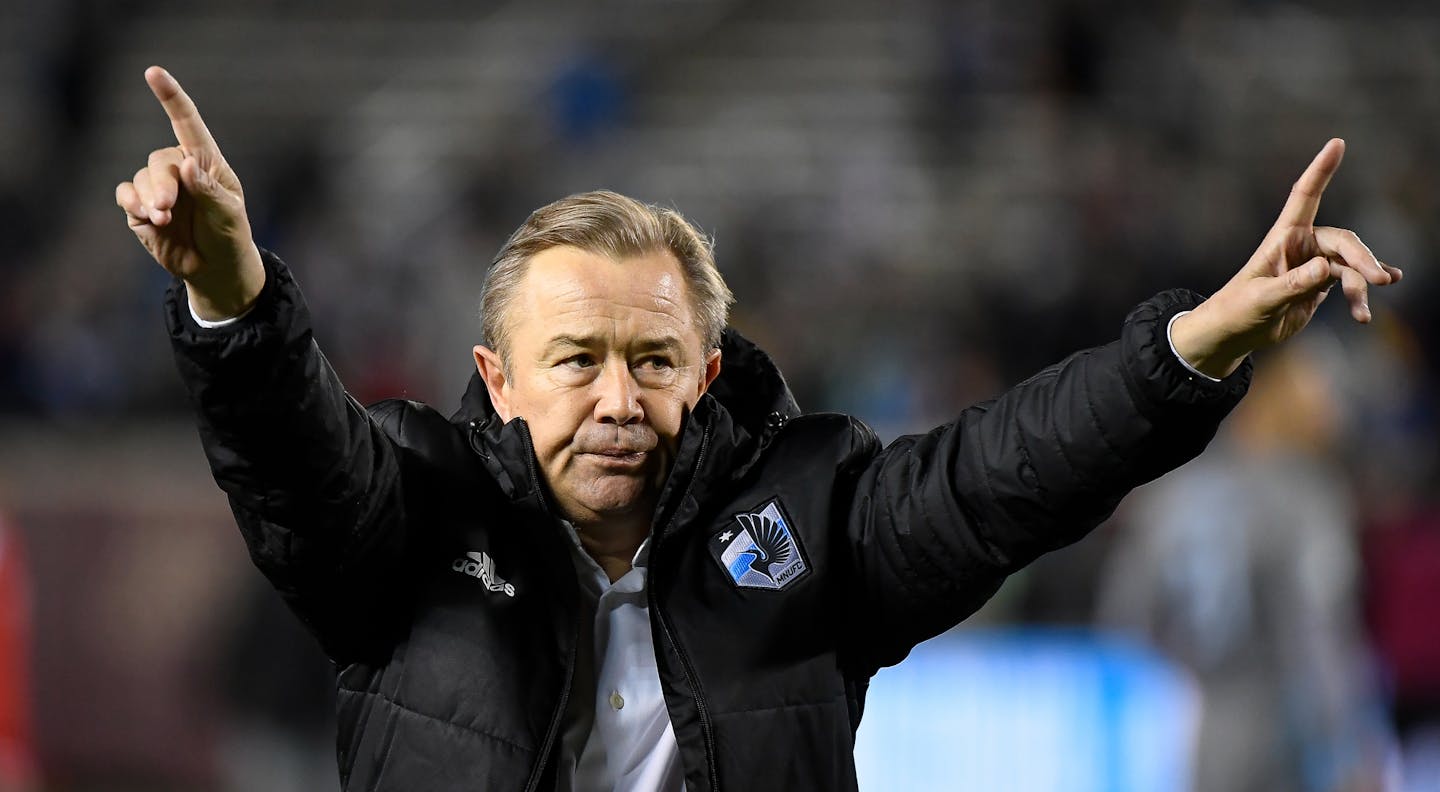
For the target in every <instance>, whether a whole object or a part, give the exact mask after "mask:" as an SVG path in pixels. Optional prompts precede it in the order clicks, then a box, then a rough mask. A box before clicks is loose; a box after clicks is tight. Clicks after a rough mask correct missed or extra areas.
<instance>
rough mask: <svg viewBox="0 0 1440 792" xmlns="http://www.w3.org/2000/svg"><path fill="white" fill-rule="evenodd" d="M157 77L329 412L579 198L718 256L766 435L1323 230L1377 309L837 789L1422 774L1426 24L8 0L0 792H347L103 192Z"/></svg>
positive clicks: (1437, 328) (1434, 148)
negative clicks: (311, 337) (214, 158)
mask: <svg viewBox="0 0 1440 792" xmlns="http://www.w3.org/2000/svg"><path fill="white" fill-rule="evenodd" d="M151 63H161V64H163V65H165V66H167V67H168V68H169V69H170V70H171V71H172V72H173V73H174V74H175V75H176V76H177V77H178V78H179V79H180V80H181V81H182V83H183V84H184V85H185V86H186V88H187V89H188V91H189V92H190V94H191V95H192V96H193V97H194V98H195V99H196V101H197V103H198V104H199V106H200V109H201V112H202V113H203V114H204V116H205V118H206V120H207V121H208V123H209V125H210V127H211V129H212V131H213V132H214V134H215V136H216V137H217V138H218V140H219V142H220V145H221V147H222V149H223V150H224V152H225V154H226V156H227V158H228V159H229V161H230V162H231V164H232V165H233V166H234V168H235V170H236V171H237V172H238V173H239V175H240V177H241V179H242V180H243V181H244V184H245V189H246V195H247V202H248V204H249V207H250V213H251V218H252V221H253V222H254V224H255V227H256V235H257V239H258V240H259V242H260V243H261V244H262V245H263V246H266V247H269V248H271V249H273V250H276V251H277V252H279V253H280V254H281V255H282V256H283V257H284V258H286V260H287V261H288V262H289V263H290V264H291V266H292V267H293V269H294V270H295V271H296V272H297V274H298V277H299V278H300V281H301V283H302V284H303V285H304V287H305V289H306V292H307V295H308V297H309V300H310V302H311V305H312V309H313V311H314V314H315V318H316V324H317V328H318V329H317V336H318V338H319V340H320V342H321V344H322V346H323V347H324V349H325V350H326V352H327V353H328V355H329V357H330V359H331V360H332V361H333V363H334V364H335V366H336V368H337V369H338V370H339V371H340V373H341V375H342V377H343V378H344V380H345V381H346V383H347V384H348V386H349V387H350V389H351V390H352V392H354V393H355V394H356V396H357V397H358V398H360V399H361V400H362V401H370V400H376V399H380V398H385V397H391V396H405V397H408V398H412V399H420V400H424V401H429V402H431V403H433V404H435V405H436V406H438V407H440V408H441V409H442V410H447V411H448V409H450V408H451V407H453V406H454V405H455V404H456V402H457V400H458V397H459V395H460V393H461V391H462V389H463V385H464V382H465V381H466V380H467V378H468V377H469V374H470V371H471V370H472V369H471V363H470V354H469V348H470V346H471V345H472V344H473V343H474V341H475V340H476V337H477V331H478V322H477V318H476V311H475V307H476V302H477V299H476V298H477V295H478V293H479V287H480V284H481V281H482V279H483V277H484V270H485V266H486V264H487V263H488V262H489V260H490V258H491V256H492V255H493V254H494V253H495V251H496V250H497V249H498V247H499V245H500V243H501V241H502V240H503V239H504V237H505V236H506V235H507V234H508V233H509V232H510V231H511V230H512V229H513V228H514V227H516V226H517V225H518V224H519V223H520V222H521V221H522V220H523V219H524V217H525V216H526V214H527V213H528V212H529V211H530V210H531V209H533V208H535V207H536V206H539V205H541V204H543V203H546V202H548V201H550V200H552V199H554V198H556V197H559V196H561V195H564V194H567V193H570V192H575V191H579V190H586V189H592V188H599V187H605V188H611V189H616V190H619V191H621V192H625V193H627V194H631V195H634V196H636V197H639V198H642V199H645V200H649V201H653V202H659V203H665V204H669V205H673V206H675V207H677V208H679V209H680V210H681V211H683V212H684V213H686V214H687V215H688V216H689V217H690V218H692V219H693V220H695V221H696V222H697V223H699V224H700V225H701V226H703V227H704V228H705V229H707V230H708V231H709V232H711V233H713V234H714V236H715V238H716V240H717V252H718V258H719V262H720V266H721V269H722V272H723V273H724V274H725V276H726V278H727V279H728V280H729V282H730V284H731V285H732V287H733V288H734V290H735V292H736V293H737V295H738V297H739V306H738V308H737V310H736V313H735V315H734V324H735V325H736V326H737V327H739V328H740V329H741V330H742V331H743V332H745V333H746V334H747V335H749V336H751V337H752V338H754V339H755V340H756V341H758V342H759V343H760V344H761V345H762V346H764V347H765V348H767V349H768V350H769V351H770V352H771V353H772V355H773V356H774V357H775V358H776V359H777V361H778V362H779V363H780V365H781V367H782V368H783V369H784V371H785V372H786V373H787V375H788V377H789V380H790V382H791V384H792V386H793V387H794V389H795V391H796V392H797V394H798V396H799V400H800V403H801V405H802V407H804V408H806V409H810V410H842V411H846V412H851V413H854V414H857V415H859V416H860V417H862V418H864V419H865V420H866V421H868V422H870V423H871V424H872V425H873V426H875V427H876V428H877V429H878V430H879V431H880V433H881V434H882V436H884V437H887V438H889V437H894V436H896V435H898V434H901V433H905V432H910V431H917V430H923V429H926V428H929V427H930V426H932V425H934V424H936V423H938V422H941V421H944V420H946V419H948V418H949V417H950V416H952V415H954V414H955V413H956V412H957V411H958V410H959V409H960V408H962V407H964V406H966V405H969V404H971V403H973V402H975V401H978V400H981V399H985V398H988V397H990V396H993V395H995V394H996V393H998V392H1000V391H1001V390H1003V389H1004V388H1005V387H1006V386H1007V385H1009V384H1011V383H1014V382H1017V381H1019V380H1020V379H1022V378H1024V377H1025V376H1026V375H1028V374H1030V373H1032V372H1033V371H1035V370H1037V369H1038V368H1040V367H1042V366H1043V365H1045V364H1047V363H1050V362H1053V361H1055V360H1057V359H1059V358H1060V357H1062V356H1064V355H1065V354H1067V353H1069V352H1071V351H1074V350H1076V349H1078V348H1081V347H1083V346H1088V345H1092V344H1097V343H1103V342H1105V341H1108V340H1110V339H1112V338H1113V337H1115V335H1116V334H1117V331H1118V329H1119V327H1120V324H1121V322H1122V320H1123V319H1124V317H1125V315H1126V313H1127V311H1128V310H1129V309H1130V308H1131V307H1132V306H1133V305H1134V304H1135V303H1137V302H1139V301H1140V300H1142V299H1144V298H1146V297H1148V296H1149V295H1151V294H1152V293H1154V292H1155V291H1157V290H1159V289H1162V288H1167V287H1171V286H1185V287H1189V288H1193V289H1196V290H1199V291H1202V292H1207V293H1208V292H1210V291H1213V290H1215V289H1216V288H1218V287H1219V286H1220V285H1221V284H1222V283H1223V282H1224V281H1225V280H1226V279H1227V278H1228V277H1229V276H1230V275H1231V274H1232V273H1233V272H1234V271H1235V270H1236V269H1238V267H1239V266H1240V265H1241V264H1243V263H1244V261H1245V260H1246V259H1247V258H1248V256H1249V255H1250V253H1251V252H1252V251H1253V249H1254V248H1255V246H1256V244H1257V243H1258V241H1259V239H1260V237H1261V236H1262V235H1263V234H1264V232H1265V230H1266V229H1267V228H1268V226H1269V225H1270V223H1271V222H1273V220H1274V218H1275V216H1276V214H1277V213H1278V211H1279V209H1280V206H1281V205H1282V203H1283V201H1284V198H1285V195H1286V193H1287V191H1288V189H1289V186H1290V184H1291V182H1292V181H1293V180H1294V178H1295V177H1296V176H1297V175H1298V174H1299V173H1300V171H1301V170H1302V169H1303V167H1304V166H1305V164H1306V163H1308V162H1309V160H1310V158H1311V157H1312V156H1313V154H1314V153H1315V151H1316V150H1318V149H1319V147H1320V146H1321V145H1322V144H1323V143H1324V142H1325V140H1326V139H1328V138H1329V137H1332V136H1341V137H1344V138H1346V140H1347V142H1348V144H1349V153H1348V154H1347V157H1346V161H1345V164H1344V166H1343V167H1342V169H1341V171H1340V174H1339V175H1338V177H1337V178H1336V180H1335V182H1334V184H1333V185H1332V186H1331V188H1330V190H1329V192H1328V193H1327V195H1326V199H1325V203H1324V205H1323V206H1322V209H1321V213H1320V218H1319V222H1320V223H1322V224H1331V225H1340V226H1344V227H1349V228H1353V229H1355V230H1356V231H1358V232H1359V233H1360V235H1361V236H1362V237H1363V238H1364V239H1365V240H1366V241H1367V242H1368V243H1369V245H1370V246H1371V247H1372V248H1373V249H1374V250H1375V251H1376V252H1377V253H1378V254H1379V255H1380V256H1381V258H1382V259H1385V260H1386V261H1387V262H1389V263H1391V264H1395V265H1398V266H1401V267H1403V268H1404V269H1405V271H1406V278H1405V282H1404V284H1403V285H1402V286H1400V287H1397V288H1393V289H1384V290H1381V291H1380V292H1379V293H1378V294H1376V295H1375V296H1373V297H1372V305H1373V306H1374V313H1375V322H1374V323H1373V324H1372V325H1371V326H1368V327H1360V326H1356V325H1353V324H1352V323H1350V322H1349V320H1348V318H1347V317H1346V316H1345V311H1344V309H1343V307H1341V303H1340V301H1338V300H1336V301H1335V303H1334V304H1327V305H1326V306H1324V307H1323V308H1322V310H1321V315H1320V318H1319V320H1318V321H1317V323H1316V326H1315V327H1313V328H1312V329H1311V330H1309V331H1307V333H1306V335H1305V336H1304V338H1303V340H1302V341H1301V342H1300V343H1296V344H1293V345H1292V346H1291V347H1290V348H1288V349H1287V351H1286V352H1285V353H1284V354H1283V355H1280V354H1272V355H1269V356H1267V357H1266V359H1262V360H1260V361H1259V363H1260V366H1259V369H1258V372H1259V373H1258V375H1257V378H1256V382H1255V388H1254V390H1253V391H1252V394H1251V396H1250V397H1249V398H1248V399H1247V400H1246V402H1245V403H1244V405H1242V408H1241V409H1240V410H1239V411H1237V413H1236V414H1235V415H1234V416H1233V417H1232V418H1231V419H1230V420H1229V421H1228V422H1227V426H1226V429H1225V430H1224V432H1223V434H1222V437H1221V438H1220V439H1219V440H1217V442H1216V445H1215V446H1214V447H1213V448H1212V450H1211V451H1210V452H1209V453H1208V454H1207V455H1206V456H1205V457H1203V458H1202V460H1200V461H1198V462H1196V463H1193V464H1192V465H1190V466H1187V467H1186V468H1183V469H1182V470H1180V471H1177V472H1176V473H1175V474H1172V475H1171V476H1169V477H1166V478H1165V479H1163V480H1162V481H1160V482H1158V483H1156V484H1154V485H1152V486H1149V487H1146V488H1144V489H1143V490H1141V491H1140V492H1138V493H1137V494H1136V495H1134V496H1132V497H1131V498H1130V499H1129V500H1127V502H1126V504H1125V505H1124V506H1123V507H1122V508H1121V510H1120V512H1119V513H1117V515H1116V517H1115V518H1114V519H1113V520H1112V521H1110V523H1108V524H1107V525H1105V526H1103V527H1102V528H1101V529H1099V530H1098V531H1097V532H1096V534H1095V535H1093V536H1091V537H1090V538H1089V539H1087V540H1085V541H1084V542H1082V543H1080V544H1078V545H1076V546H1074V547H1072V548H1070V549H1068V550H1066V551H1062V552H1060V553H1057V554H1054V555H1052V556H1050V557H1047V558H1046V559H1043V560H1042V561H1041V562H1040V563H1038V564H1036V565H1035V566H1034V567H1032V568H1031V569H1029V570H1027V571H1025V572H1024V573H1022V574H1020V575H1018V576H1016V577H1015V578H1014V579H1012V580H1011V581H1010V582H1009V583H1007V585H1006V586H1005V588H1004V589H1003V590H1002V591H1001V593H1000V595H999V596H998V597H997V598H996V599H995V600H994V602H993V603H992V604H991V605H990V606H989V607H987V609H986V610H985V611H983V612H982V613H981V614H980V615H979V616H977V617H976V618H975V619H972V620H971V622H969V623H967V624H966V625H965V626H963V627H962V628H960V629H958V630H956V631H954V632H952V633H950V634H948V635H946V636H942V637H941V638H939V639H936V640H935V641H932V642H930V643H929V644H926V645H925V646H922V647H921V648H920V649H918V650H917V651H916V652H915V654H914V656H913V657H912V658H911V660H910V661H908V662H907V663H905V664H902V665H901V666H899V667H897V668H895V669H890V670H886V671H883V672H882V673H881V674H880V675H879V676H878V677H877V679H876V681H875V686H874V688H873V692H872V696H871V702H870V709H869V711H868V713H867V716H866V721H865V723H864V725H863V726H862V728H861V731H860V744H859V746H858V747H857V756H858V760H859V764H860V770H861V774H862V781H863V786H864V788H867V789H872V790H882V789H951V788H955V789H959V788H964V789H985V790H991V789H993V790H1036V791H1037V792H1040V791H1042V790H1043V791H1046V792H1050V791H1057V792H1058V791H1059V790H1064V791H1065V792H1075V791H1076V790H1090V789H1094V790H1110V791H1111V792H1116V791H1119V790H1196V792H1210V791H1211V790H1217V791H1223V792H1236V791H1243V790H1272V791H1273V790H1304V791H1306V792H1308V791H1309V790H1381V789H1383V790H1406V792H1411V791H1413V790H1422V789H1424V790H1435V789H1440V629H1437V625H1436V617H1437V615H1440V497H1437V496H1440V476H1437V465H1436V451H1437V448H1440V443H1437V439H1440V437H1437V425H1436V417H1437V416H1436V409H1435V408H1436V404H1437V402H1436V397H1435V391H1434V388H1435V384H1436V374H1437V366H1440V311H1437V310H1435V307H1434V306H1436V305H1437V302H1436V297H1437V292H1440V276H1436V275H1435V274H1434V273H1433V272H1432V271H1431V270H1432V269H1433V267H1432V263H1433V262H1434V260H1435V258H1436V256H1435V253H1436V250H1437V244H1440V230H1437V229H1440V226H1437V224H1436V222H1435V220H1436V218H1437V210H1440V187H1437V184H1440V15H1437V14H1436V9H1435V7H1434V5H1433V3H1430V2H1422V1H1421V0H1415V1H1414V2H1371V3H1367V4H1364V5H1363V6H1362V5H1361V4H1356V3H1345V2H1338V1H1336V2H1321V3H1291V2H1279V1H1278V0H1250V1H1249V2H1229V1H1222V2H1174V1H1173V0H1146V1H1144V2H1141V1H1140V0H1135V1H1134V2H1122V1H1121V0H1095V1H1092V2H1083V3H1082V2H1078V1H1076V2H1043V1H1042V0H1008V1H1007V2H1000V1H999V0H980V1H977V2H943V1H942V0H895V1H893V2H885V3H881V2H864V1H862V0H823V1H822V0H790V2H786V3H764V2H753V1H747V0H592V1H591V2H581V1H580V0H523V1H513V2H512V1H505V2H467V3H461V2H454V0H407V2H404V3H400V2H393V1H389V0H348V1H347V2H343V3H341V2H304V3H302V2H294V1H285V0H269V1H266V0H252V2H247V3H225V4H220V3H214V4H211V3H203V2H201V3H197V2H184V3H182V2H178V1H176V0H149V2H145V3H140V2H135V1H134V0H108V1H104V0H52V1H51V2H47V3H38V2H28V3H26V2H20V1H19V0H0V107H3V108H4V111H3V112H0V238H3V239H4V240H5V247H6V254H5V255H4V256H3V257H0V792H13V791H14V790H27V791H29V790H78V791H84V792H109V791H111V790H116V791H120V790H126V791H128V790H135V791H137V792H138V791H140V790H161V791H168V790H175V791H176V792H179V791H181V790H246V791H249V790H291V789H293V790H325V789H333V788H335V786H336V782H335V781H334V770H333V767H334V765H333V760H332V758H331V749H330V744H331V740H332V728H333V727H331V726H330V725H329V722H328V717H329V714H328V711H329V706H330V704H329V695H330V681H329V680H330V676H329V673H330V672H329V669H328V668H327V667H326V664H325V662H324V660H323V659H321V658H320V657H319V656H318V653H317V651H316V650H315V649H314V648H312V647H311V645H310V643H309V641H308V639H307V637H306V636H305V635H304V634H303V633H302V631H301V630H300V628H299V627H298V626H297V625H296V624H292V621H293V620H292V619H291V618H290V617H289V616H288V614H287V613H285V612H284V611H283V609H282V608H281V607H280V605H279V600H278V598H277V597H275V596H274V595H273V594H271V593H270V592H269V590H268V589H267V588H266V587H265V585H264V584H263V581H262V580H261V578H260V577H259V575H258V574H257V573H255V572H254V570H253V569H252V568H251V567H250V565H249V562H248V559H247V558H246V556H245V553H244V550H243V547H242V544H241V542H240V540H239V537H238V535H237V534H236V532H235V530H234V528H233V526H232V524H231V523H230V518H229V515H228V512H227V511H226V508H225V505H224V500H223V498H222V497H221V494H220V493H219V491H218V490H217V489H215V487H214V485H213V483H212V482H211V481H210V479H209V475H208V471H207V470H206V468H205V464H204V460H203V457H202V455H201V453H200V448H199V444H198V441H197V438H196V436H195V432H194V429H193V428H192V426H191V424H190V421H189V417H188V409H187V405H186V404H185V400H184V395H183V393H182V391H181V389H180V387H179V383H178V379H177V377H176V375H175V373H174V372H173V370H172V364H171V361H170V354H169V350H168V348H167V345H166V340H165V334H164V331H163V326H162V322H161V317H160V310H159V304H160V299H161V294H162V292H163V290H164V288H165V286H166V285H167V282H168V276H166V275H165V273H164V272H163V271H161V270H160V269H159V268H158V267H157V266H155V265H154V264H153V263H152V262H151V261H150V260H149V259H148V257H147V256H146V255H145V254H144V252H143V251H142V250H141V248H140V247H139V245H138V244H136V243H135V242H134V241H133V238H132V237H131V235H130V233H129V232H128V230H127V229H126V227H125V223H124V220H123V217H122V215H121V213H120V211H119V210H118V209H117V208H115V206H114V204H113V201H112V195H113V188H114V185H115V184H116V183H117V182H119V181H122V180H125V179H128V178H130V175H131V174H133V173H134V172H135V170H136V169H137V168H139V167H141V166H143V165H144V163H145V157H146V155H147V154H148V152H149V151H150V150H152V149H154V148H158V147H162V146H167V145H173V139H172V137H171V133H170V131H169V126H168V124H167V122H166V119H165V116H164V114H163V113H162V112H161V110H160V108H159V107H158V106H157V104H156V103H155V101H154V99H153V98H152V97H151V96H150V94H149V92H148V90H147V89H146V86H145V83H144V81H143V79H142V76H141V75H142V72H143V70H144V68H145V66H147V65H149V64H151Z"/></svg>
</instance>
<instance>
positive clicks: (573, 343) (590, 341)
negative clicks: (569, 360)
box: [545, 335, 599, 352]
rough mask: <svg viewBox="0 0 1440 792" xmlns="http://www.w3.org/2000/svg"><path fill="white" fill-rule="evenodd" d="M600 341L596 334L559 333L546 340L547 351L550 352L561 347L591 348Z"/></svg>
mask: <svg viewBox="0 0 1440 792" xmlns="http://www.w3.org/2000/svg"><path fill="white" fill-rule="evenodd" d="M598 342H599V339H598V338H597V337H595V336H572V335H558V336H554V337H552V338H551V339H550V340H549V341H546V342H545V351H546V352H549V351H551V350H553V349H556V348H560V347H569V348H573V349H590V348H592V347H594V346H596V344H597V343H598Z"/></svg>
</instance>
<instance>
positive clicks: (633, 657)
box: [559, 523, 685, 792]
mask: <svg viewBox="0 0 1440 792" xmlns="http://www.w3.org/2000/svg"><path fill="white" fill-rule="evenodd" d="M565 528H566V533H567V534H568V535H569V536H570V540H571V542H572V544H573V548H574V552H573V553H572V554H571V558H572V560H573V561H574V564H575V570H576V572H577V574H578V577H579V581H580V590H581V603H582V607H583V608H584V609H585V613H583V614H582V615H581V625H582V626H581V634H580V637H579V640H580V646H579V647H578V648H577V651H576V663H575V681H574V683H573V684H572V686H571V692H570V703H569V706H568V707H567V708H566V712H565V723H564V729H563V733H562V734H563V736H562V738H561V739H562V742H561V748H560V772H559V788H560V789H561V790H568V791H569V792H599V790H607V791H608V792H683V790H684V789H685V771H684V768H683V767H682V766H681V764H680V748H679V746H678V745H677V744H676V742H675V730H674V727H673V726H672V725H671V723H670V711H669V710H668V709H666V707H665V694H664V692H663V691H662V690H661V688H660V672H659V670H658V669H657V668H656V666H655V643H654V640H653V638H652V636H651V633H650V609H649V607H648V604H647V602H646V599H645V582H646V573H647V571H648V570H647V564H648V562H649V557H650V540H649V539H648V538H647V539H646V540H645V541H644V543H642V544H641V545H640V549H639V550H638V551H636V553H635V558H634V559H633V561H632V565H631V569H630V571H629V572H627V573H625V575H624V576H622V577H621V578H620V579H619V580H617V581H615V582H614V583H611V582H610V578H609V576H608V575H606V574H605V570H603V569H601V568H600V565H599V564H598V563H596V562H595V559H594V558H591V557H590V554H589V553H587V552H585V548H584V547H583V546H582V545H581V544H580V537H579V536H578V535H577V534H576V533H575V529H574V527H572V526H571V525H570V524H569V523H566V524H565ZM587 616H589V617H591V618H586V617H587Z"/></svg>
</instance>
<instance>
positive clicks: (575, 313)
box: [510, 247, 700, 346]
mask: <svg viewBox="0 0 1440 792" xmlns="http://www.w3.org/2000/svg"><path fill="white" fill-rule="evenodd" d="M519 291H520V293H521V297H520V300H519V301H518V304H517V305H516V306H515V307H516V308H518V309H519V310H518V311H515V314H514V315H512V316H511V317H510V320H511V327H512V328H513V329H514V330H516V331H522V330H523V332H525V334H526V335H528V336H530V340H532V341H533V340H539V341H540V342H541V343H545V344H548V343H550V342H552V341H558V340H569V341H579V340H586V341H589V342H594V341H597V340H599V338H600V337H601V336H606V335H614V334H615V333H616V332H618V331H621V330H622V329H623V330H624V333H625V335H627V339H626V341H627V346H628V345H631V343H633V342H635V341H637V340H643V341H645V342H646V343H648V344H650V345H652V346H659V345H663V344H670V343H680V342H682V341H683V340H682V338H681V337H682V336H683V335H689V334H692V333H694V334H699V333H700V329H699V328H698V326H696V318H695V312H694V310H693V307H692V306H691V304H690V301H689V296H688V289H687V288H686V284H685V279H684V276H683V275H682V274H681V272H680V266H679V264H678V262H676V260H675V257H674V256H673V255H672V254H670V253H669V252H668V251H661V252H656V253H647V254H642V255H638V256H629V257H625V258H623V259H617V258H614V257H611V256H608V255H605V254H603V253H592V252H589V251H585V250H581V249H579V248H574V247H555V248H549V249H547V250H544V251H541V252H540V253H537V254H535V256H533V257H532V258H531V260H530V262H529V266H528V268H527V270H526V273H525V276H524V279H523V280H522V281H521V283H520V288H519ZM622 326H623V327H622Z"/></svg>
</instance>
